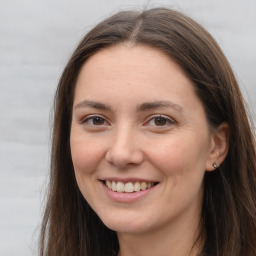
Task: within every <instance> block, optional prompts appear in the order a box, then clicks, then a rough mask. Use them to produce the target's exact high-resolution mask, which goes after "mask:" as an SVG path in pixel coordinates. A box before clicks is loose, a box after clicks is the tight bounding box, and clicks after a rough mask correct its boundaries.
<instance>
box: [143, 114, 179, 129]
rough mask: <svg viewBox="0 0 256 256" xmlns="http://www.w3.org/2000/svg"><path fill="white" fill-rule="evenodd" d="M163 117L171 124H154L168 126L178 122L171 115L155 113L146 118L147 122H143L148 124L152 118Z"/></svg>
mask: <svg viewBox="0 0 256 256" xmlns="http://www.w3.org/2000/svg"><path fill="white" fill-rule="evenodd" d="M159 117H160V118H163V119H166V120H167V121H168V122H169V124H166V125H163V126H160V125H159V126H157V125H154V126H155V127H159V128H160V127H163V128H164V127H166V126H169V125H172V124H175V123H176V121H175V120H174V119H173V118H171V117H169V116H166V115H162V114H155V115H151V116H149V117H148V118H147V119H146V122H145V123H144V124H143V125H146V126H147V124H148V123H149V122H150V121H151V120H153V119H154V118H159Z"/></svg>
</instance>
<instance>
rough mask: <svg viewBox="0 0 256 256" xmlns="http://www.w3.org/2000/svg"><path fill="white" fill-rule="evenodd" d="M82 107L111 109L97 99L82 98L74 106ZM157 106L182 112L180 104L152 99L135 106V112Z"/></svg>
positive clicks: (153, 108) (156, 107)
mask: <svg viewBox="0 0 256 256" xmlns="http://www.w3.org/2000/svg"><path fill="white" fill-rule="evenodd" d="M84 107H90V108H95V109H98V110H104V111H111V110H112V109H111V107H110V106H109V105H107V104H104V103H101V102H98V101H90V100H84V101H81V102H80V103H78V104H77V105H76V106H75V107H74V108H75V109H78V108H84ZM159 108H173V109H175V110H177V111H179V112H182V111H183V109H182V107H181V106H180V105H177V104H175V103H173V102H170V101H153V102H145V103H142V104H140V105H138V106H137V108H136V110H137V112H145V111H148V110H155V109H159Z"/></svg>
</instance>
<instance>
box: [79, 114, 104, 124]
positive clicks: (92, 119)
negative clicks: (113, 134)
mask: <svg viewBox="0 0 256 256" xmlns="http://www.w3.org/2000/svg"><path fill="white" fill-rule="evenodd" d="M82 123H83V124H87V125H90V126H102V125H106V124H107V121H106V120H105V118H103V117H101V116H89V117H87V118H85V119H84V120H83V121H82Z"/></svg>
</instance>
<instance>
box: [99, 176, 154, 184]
mask: <svg viewBox="0 0 256 256" xmlns="http://www.w3.org/2000/svg"><path fill="white" fill-rule="evenodd" d="M99 180H100V181H106V180H110V181H115V182H118V181H119V182H122V183H128V182H152V183H158V181H156V180H150V179H143V178H135V177H131V178H119V177H105V178H102V179H99Z"/></svg>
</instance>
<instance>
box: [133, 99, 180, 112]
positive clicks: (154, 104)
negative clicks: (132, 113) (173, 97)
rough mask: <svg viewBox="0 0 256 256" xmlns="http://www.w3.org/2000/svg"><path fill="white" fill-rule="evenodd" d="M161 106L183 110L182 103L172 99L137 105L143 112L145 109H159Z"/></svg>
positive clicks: (138, 109)
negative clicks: (179, 103)
mask: <svg viewBox="0 0 256 256" xmlns="http://www.w3.org/2000/svg"><path fill="white" fill-rule="evenodd" d="M159 108H173V109H174V110H177V111H179V112H182V111H183V109H182V107H181V106H180V105H177V104H175V103H173V102H170V101H154V102H145V103H142V104H140V105H138V106H137V111H138V112H143V111H147V110H153V109H159Z"/></svg>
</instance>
